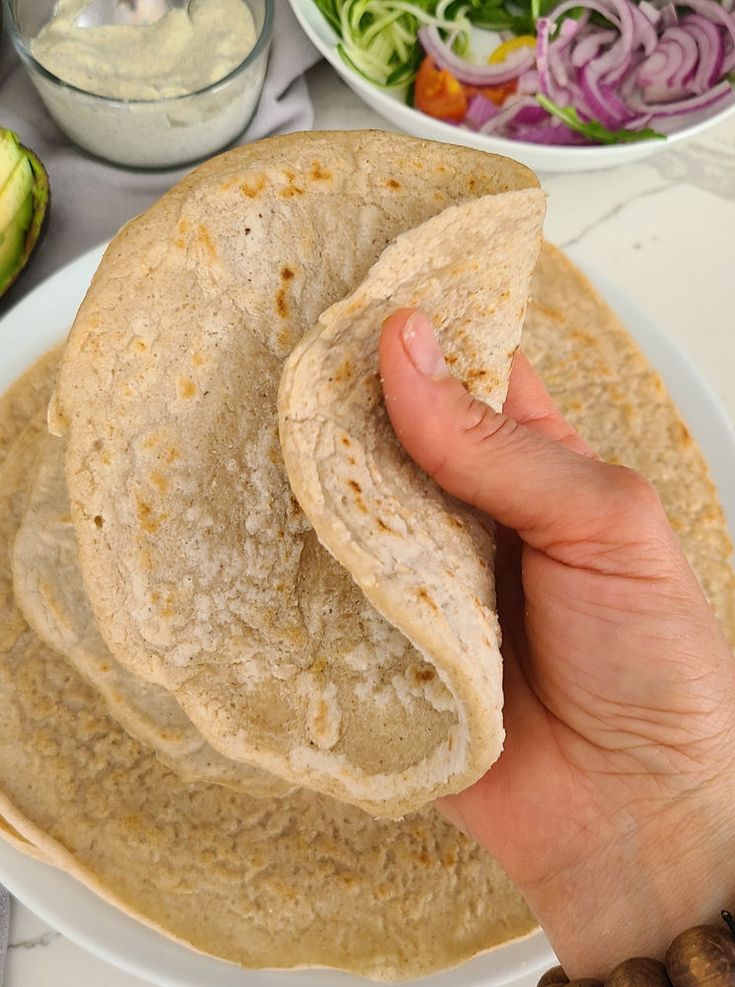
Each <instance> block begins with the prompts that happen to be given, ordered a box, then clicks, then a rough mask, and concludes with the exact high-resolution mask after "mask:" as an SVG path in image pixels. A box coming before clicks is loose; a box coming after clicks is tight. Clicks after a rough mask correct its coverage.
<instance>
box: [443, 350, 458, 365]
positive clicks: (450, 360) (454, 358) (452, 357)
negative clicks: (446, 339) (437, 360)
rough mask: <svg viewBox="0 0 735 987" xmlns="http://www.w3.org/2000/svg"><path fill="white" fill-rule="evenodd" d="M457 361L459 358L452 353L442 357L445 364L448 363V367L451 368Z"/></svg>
mask: <svg viewBox="0 0 735 987" xmlns="http://www.w3.org/2000/svg"><path fill="white" fill-rule="evenodd" d="M458 359H459V357H458V356H457V355H456V354H454V353H450V354H449V355H448V356H445V357H444V360H445V362H446V363H448V364H449V366H450V367H453V366H454V364H455V363H456V362H457V360H458Z"/></svg>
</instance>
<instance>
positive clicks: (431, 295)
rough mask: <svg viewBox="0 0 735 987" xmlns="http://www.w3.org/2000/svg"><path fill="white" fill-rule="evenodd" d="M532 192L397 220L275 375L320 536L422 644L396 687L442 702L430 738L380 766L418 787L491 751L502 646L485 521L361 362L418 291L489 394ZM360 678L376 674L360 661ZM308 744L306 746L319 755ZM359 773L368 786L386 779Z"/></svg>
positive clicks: (531, 223)
mask: <svg viewBox="0 0 735 987" xmlns="http://www.w3.org/2000/svg"><path fill="white" fill-rule="evenodd" d="M544 200H545V197H544V194H543V193H542V192H541V191H540V190H538V189H525V190H522V191H517V192H506V193H505V194H503V195H493V196H486V197H484V198H481V199H477V200H475V201H473V202H466V203H462V204H460V205H457V206H454V207H452V208H450V209H446V210H444V212H442V213H441V214H440V215H438V216H435V217H434V218H433V219H430V220H428V221H427V222H426V223H424V224H422V225H421V226H419V227H417V228H416V229H414V230H411V231H409V232H408V233H404V234H402V235H401V236H400V237H399V238H398V239H397V240H396V242H395V243H394V244H393V245H392V246H391V247H389V248H388V249H387V250H386V251H385V253H384V254H383V255H382V256H381V258H380V260H379V261H378V262H377V264H375V266H374V267H373V268H372V269H371V270H370V273H369V274H368V276H367V278H366V279H365V281H363V283H362V284H361V285H360V287H359V288H358V289H357V290H356V291H355V292H353V293H352V294H351V295H348V296H347V297H346V298H345V299H343V300H342V301H340V302H337V303H336V304H335V305H333V306H332V307H331V308H329V309H328V310H327V311H326V312H325V313H324V314H323V315H322V316H321V318H320V319H319V322H318V324H317V326H316V328H315V329H314V330H313V331H312V332H311V333H309V334H308V335H307V336H306V337H305V338H304V339H303V340H302V342H301V343H300V344H298V345H297V346H296V347H295V349H294V351H293V352H292V354H291V356H290V357H289V358H288V360H287V361H286V365H285V369H284V373H283V376H282V379H281V385H280V391H279V421H280V439H281V447H282V450H283V456H284V461H285V464H286V469H287V472H288V476H289V480H290V482H291V488H292V489H293V492H294V493H295V494H296V497H297V499H298V501H299V503H300V505H301V507H302V508H303V510H304V513H305V514H306V516H307V517H308V519H309V521H310V522H311V524H312V525H313V526H314V529H315V531H316V533H317V535H318V537H319V539H320V541H321V542H322V543H323V544H324V545H325V547H326V548H327V549H328V550H329V551H330V552H331V553H332V554H333V555H334V556H335V558H336V559H337V560H338V561H339V562H340V563H341V564H342V565H344V566H345V567H346V568H347V569H348V570H349V571H350V572H351V574H352V576H353V577H354V579H355V581H356V582H357V584H358V585H359V586H360V588H361V589H362V591H363V592H364V593H365V595H366V597H367V598H368V599H369V600H370V602H371V603H372V604H373V605H374V606H375V607H376V609H377V610H378V611H379V612H380V613H381V614H382V615H383V616H384V617H385V618H386V619H387V620H389V621H390V623H391V624H393V625H394V626H395V627H397V628H399V630H401V631H402V632H403V633H404V634H405V635H406V636H407V638H408V639H410V640H411V642H412V643H413V645H414V646H415V647H416V649H417V650H418V651H419V653H420V654H421V655H422V656H423V658H424V663H423V664H422V665H421V666H418V667H417V668H416V669H415V671H414V672H413V678H412V679H411V678H409V677H408V676H406V678H407V679H408V681H407V682H405V683H402V684H401V686H402V688H403V689H404V690H406V689H407V691H409V694H411V695H416V694H417V693H418V694H419V695H423V696H424V697H425V698H426V700H427V701H428V702H429V703H431V704H433V705H434V706H435V707H436V709H437V710H447V711H449V712H451V713H452V714H453V722H451V723H450V725H449V727H448V733H447V736H446V739H445V741H444V745H443V747H440V748H438V749H437V751H436V752H435V754H434V755H432V758H431V759H430V760H429V762H422V763H421V764H420V765H418V766H417V767H416V769H415V770H414V771H413V772H412V773H409V772H408V771H405V770H404V772H403V774H402V777H401V778H400V780H399V779H398V778H396V779H395V781H394V782H393V784H396V785H397V784H399V782H400V784H401V786H402V790H405V789H406V788H408V787H409V786H415V787H418V786H419V785H420V784H422V782H423V785H424V790H425V791H426V792H430V791H431V786H432V784H434V785H435V784H436V782H435V780H434V779H435V778H436V776H438V775H439V772H440V770H441V768H442V767H443V768H444V770H445V771H448V772H450V773H451V775H450V776H457V777H465V776H466V775H467V774H469V776H470V777H473V776H475V777H476V776H479V775H482V774H483V773H484V772H485V771H486V770H487V768H488V767H489V765H491V764H492V763H493V762H494V761H495V760H496V758H497V757H498V755H499V754H500V752H501V750H502V745H503V737H504V732H503V723H502V702H503V697H502V662H501V657H500V646H499V645H500V629H499V627H498V621H497V616H496V612H495V594H494V580H493V555H494V539H493V532H492V528H491V527H490V526H489V525H488V523H487V520H486V519H481V518H480V517H479V516H478V515H477V512H475V511H472V510H471V509H470V508H466V507H463V506H462V505H459V504H458V503H457V502H456V500H454V499H453V498H450V497H449V496H448V495H446V494H444V493H443V492H442V491H441V490H440V489H439V488H438V487H437V486H436V484H435V483H434V482H433V481H432V480H431V479H430V478H429V477H427V475H426V474H425V473H424V472H423V471H422V470H420V469H419V468H418V467H417V466H415V464H414V463H413V462H412V461H411V460H410V458H409V457H408V455H407V454H406V453H405V452H404V451H403V448H402V447H401V445H400V444H399V442H398V440H397V439H396V437H395V434H394V432H393V428H392V426H391V423H390V419H389V418H388V415H387V413H386V411H385V405H384V402H383V396H382V389H381V385H380V380H379V378H378V374H377V372H376V370H377V366H378V342H379V339H380V327H381V325H382V323H383V321H384V320H385V319H386V318H387V317H388V316H389V315H390V314H391V313H392V312H394V311H395V310H396V309H397V308H401V307H407V306H411V307H416V306H418V307H420V308H421V309H422V310H423V311H425V312H426V313H427V314H428V315H429V317H430V318H431V320H432V322H433V324H434V326H435V328H436V331H437V334H438V337H439V341H440V344H441V346H442V348H443V350H444V351H445V352H446V354H447V358H448V359H449V361H450V363H451V364H452V366H453V370H454V371H455V373H457V374H458V375H459V376H461V378H462V379H463V380H465V381H466V382H467V384H468V386H469V387H470V389H471V390H472V392H473V393H474V394H475V396H477V397H479V398H482V399H483V400H485V401H487V402H488V403H489V404H491V405H492V406H493V407H495V408H496V409H497V410H500V409H501V408H502V405H503V401H504V400H505V394H506V390H507V384H508V378H509V375H510V367H511V363H512V359H513V356H514V354H515V352H516V349H517V348H518V344H519V342H520V335H521V327H522V324H523V317H524V315H525V310H526V302H527V299H528V289H529V285H530V281H531V276H532V274H533V270H534V267H535V266H536V259H537V256H538V251H539V248H540V246H541V229H542V224H543V216H544V205H545V201H544ZM336 678H337V677H336V676H335V679H336ZM337 681H339V680H338V679H337ZM367 683H369V684H370V686H371V687H372V689H373V690H375V692H376V693H378V689H381V690H383V691H384V690H385V684H384V683H382V682H380V681H379V680H375V681H370V678H369V674H368V676H366V684H367ZM391 684H392V685H394V686H395V687H396V688H398V687H397V684H396V680H395V679H394V680H393V681H392V683H391ZM338 688H339V685H338ZM327 709H328V710H329V709H330V707H327ZM323 746H324V748H325V749H323V750H322V751H320V752H314V753H312V755H311V759H312V761H313V762H314V763H318V762H317V758H319V761H320V763H322V764H324V765H325V769H326V765H327V761H328V759H329V758H331V757H333V755H332V754H331V752H330V750H329V748H328V746H327V745H323ZM432 762H433V764H432ZM430 766H431V767H433V769H434V770H433V774H429V772H428V770H427V769H428V768H429V767H430ZM370 780H371V781H372V783H373V785H374V786H375V797H376V798H377V797H378V793H379V792H380V789H381V787H383V788H385V787H387V786H388V784H390V783H391V781H393V780H392V779H386V780H384V779H383V778H382V777H380V776H378V777H375V776H373V777H372V778H371V779H370ZM366 783H367V779H366Z"/></svg>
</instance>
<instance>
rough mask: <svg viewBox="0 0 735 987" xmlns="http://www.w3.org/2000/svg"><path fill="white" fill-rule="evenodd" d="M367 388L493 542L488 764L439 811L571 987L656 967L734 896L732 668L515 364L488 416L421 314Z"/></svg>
mask: <svg viewBox="0 0 735 987" xmlns="http://www.w3.org/2000/svg"><path fill="white" fill-rule="evenodd" d="M380 369H381V374H382V378H383V386H384V393H385V399H386V406H387V409H388V413H389V415H390V417H391V421H392V422H393V426H394V428H395V431H396V434H397V435H398V438H399V440H400V441H401V442H402V444H403V445H404V447H405V448H406V450H407V452H408V453H409V454H410V455H411V456H412V457H413V459H414V460H415V461H416V463H417V464H418V465H419V466H421V467H422V468H423V469H424V470H426V472H428V473H429V474H430V475H431V476H432V477H433V478H434V479H435V480H436V482H437V483H438V484H439V485H440V486H441V487H443V488H444V489H445V490H447V491H448V492H449V493H451V494H453V495H454V496H456V497H458V498H460V499H462V500H464V501H466V502H467V503H470V504H472V505H474V506H475V507H477V508H479V509H481V510H483V511H485V512H487V513H488V514H489V515H491V516H492V517H493V518H495V520H496V521H498V522H499V524H500V525H502V526H503V528H502V529H501V530H500V532H499V551H498V559H497V566H496V579H497V584H498V586H497V590H498V609H499V613H500V620H501V626H502V630H503V647H502V651H503V659H504V692H505V708H504V720H505V726H506V744H505V750H504V752H503V754H502V755H501V757H500V759H499V761H498V762H497V763H496V764H495V765H494V766H493V767H492V768H491V770H490V771H489V772H488V773H487V774H486V775H485V776H484V777H483V778H482V779H481V780H480V781H478V782H477V783H476V784H475V785H473V786H472V787H471V788H470V789H468V790H467V791H465V792H463V793H461V794H460V795H456V796H452V797H450V798H445V799H442V800H441V801H440V803H438V808H439V809H440V810H441V811H442V812H444V813H445V814H446V815H447V816H448V817H449V818H451V819H452V820H453V821H454V822H456V823H457V824H458V825H460V826H461V827H462V828H463V829H464V830H465V831H466V832H468V833H469V834H470V835H472V836H473V837H474V838H476V839H477V840H478V841H479V842H480V843H482V844H483V845H484V846H486V847H487V849H488V850H490V852H491V853H492V854H493V855H494V856H495V857H496V858H497V859H498V861H499V862H500V863H501V865H502V866H503V867H504V868H505V869H506V871H507V872H508V874H509V875H510V877H511V878H512V879H513V880H514V881H515V882H516V884H517V885H518V887H519V888H520V890H521V891H522V893H523V894H524V895H525V897H526V899H527V901H528V902H529V905H530V906H531V908H532V909H533V910H534V912H535V914H536V915H537V917H538V919H539V921H540V923H541V924H542V926H543V927H544V929H545V931H546V932H547V935H548V936H549V938H550V940H551V942H552V945H553V946H554V948H555V949H556V952H557V955H558V956H559V958H560V960H561V962H562V965H563V966H564V967H565V969H566V971H567V973H568V974H569V975H570V976H572V977H574V976H587V977H593V976H601V977H603V979H604V977H605V976H606V975H607V974H608V973H609V972H610V970H611V969H612V968H613V967H614V966H615V965H616V964H617V963H619V962H620V961H621V960H623V959H626V958H627V957H629V956H632V955H649V956H653V957H660V956H662V955H663V953H664V952H665V949H666V947H667V946H668V944H669V943H670V941H671V939H672V938H673V937H674V936H675V935H676V934H677V933H678V932H680V931H681V930H683V929H684V928H687V927H688V926H691V925H693V924H696V923H698V922H706V921H711V920H712V919H713V917H714V916H715V915H716V914H717V912H718V910H719V909H720V908H722V907H726V906H727V905H728V904H729V903H731V902H732V901H733V895H735V831H734V830H733V828H732V826H731V815H732V808H733V805H734V804H735V768H734V767H733V758H732V751H733V750H734V749H735V747H734V746H733V743H734V741H735V662H733V658H732V654H731V652H730V649H729V647H728V645H727V643H726V642H725V640H724V638H723V636H722V634H721V632H720V630H719V628H718V626H717V624H716V621H715V619H714V617H713V616H712V614H711V612H710V610H709V607H708V606H707V603H706V600H705V598H704V596H703V594H702V591H701V589H700V588H699V585H698V583H697V580H696V578H695V576H694V574H693V573H692V571H691V569H690V568H689V565H688V564H687V562H686V560H685V558H684V556H683V554H682V551H681V548H680V546H679V544H678V542H677V540H676V537H675V536H674V534H673V532H672V530H671V528H670V526H669V524H668V521H667V519H666V516H665V514H664V511H663V508H662V506H661V503H660V501H659V499H658V496H657V495H656V493H655V491H654V490H653V488H652V486H651V485H650V484H649V483H647V482H646V481H645V480H644V479H643V478H642V477H641V476H640V475H638V474H636V473H635V472H633V471H631V470H628V469H625V468H624V467H620V466H613V465H609V464H606V463H602V462H600V461H599V460H597V459H596V458H595V456H594V453H593V452H592V450H590V449H589V448H588V447H587V445H586V444H585V443H584V441H583V440H582V439H581V437H580V436H579V435H577V434H576V433H575V432H574V430H573V429H572V428H571V427H570V425H569V424H568V423H567V422H565V420H564V419H563V417H562V416H561V414H560V413H559V411H558V410H557V409H556V408H555V406H554V404H553V402H552V401H551V399H550V398H549V396H548V394H547V393H546V392H545V390H544V388H543V385H542V384H541V382H540V381H539V380H538V378H537V377H536V376H535V374H534V372H533V370H532V369H531V367H530V365H529V364H528V362H527V361H526V360H525V358H524V357H523V356H522V354H518V355H517V356H516V359H515V362H514V366H513V373H512V376H511V384H510V390H509V394H508V399H507V401H506V404H505V407H504V415H498V414H496V413H495V412H493V411H492V410H491V409H489V408H488V407H487V406H485V405H483V404H482V403H481V402H478V401H476V400H474V399H473V398H472V397H471V396H470V395H469V394H468V393H467V391H465V389H464V388H463V386H462V385H461V383H460V382H459V381H457V380H456V379H455V378H453V377H451V376H450V375H449V371H448V368H447V367H446V364H444V361H443V359H442V357H441V353H440V351H439V349H438V346H437V344H436V340H435V339H434V335H433V332H432V330H431V326H430V324H429V322H428V320H427V319H426V317H425V316H424V315H423V314H422V313H412V311H411V310H402V311H399V312H396V313H395V314H394V315H393V316H391V317H390V318H389V319H388V320H387V321H386V323H385V325H384V327H383V335H382V338H381V343H380ZM515 533H517V534H515Z"/></svg>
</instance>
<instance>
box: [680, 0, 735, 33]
mask: <svg viewBox="0 0 735 987" xmlns="http://www.w3.org/2000/svg"><path fill="white" fill-rule="evenodd" d="M686 6H687V7H690V8H691V9H692V10H693V11H694V12H695V13H696V14H703V15H704V16H705V17H706V18H707V20H709V21H712V22H713V23H714V22H717V23H719V24H721V25H722V26H723V27H724V28H725V30H726V31H728V32H729V34H730V37H731V38H732V40H733V43H735V17H733V15H732V14H731V13H729V12H728V11H727V10H725V9H724V7H723V6H722V4H719V3H716V2H715V0H686Z"/></svg>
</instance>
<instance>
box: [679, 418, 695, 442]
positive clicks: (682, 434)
mask: <svg viewBox="0 0 735 987" xmlns="http://www.w3.org/2000/svg"><path fill="white" fill-rule="evenodd" d="M677 425H678V426H679V438H680V440H681V441H682V443H683V444H684V445H687V446H688V445H691V444H692V437H691V435H690V433H689V429H688V428H687V427H686V425H685V424H684V422H677Z"/></svg>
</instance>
